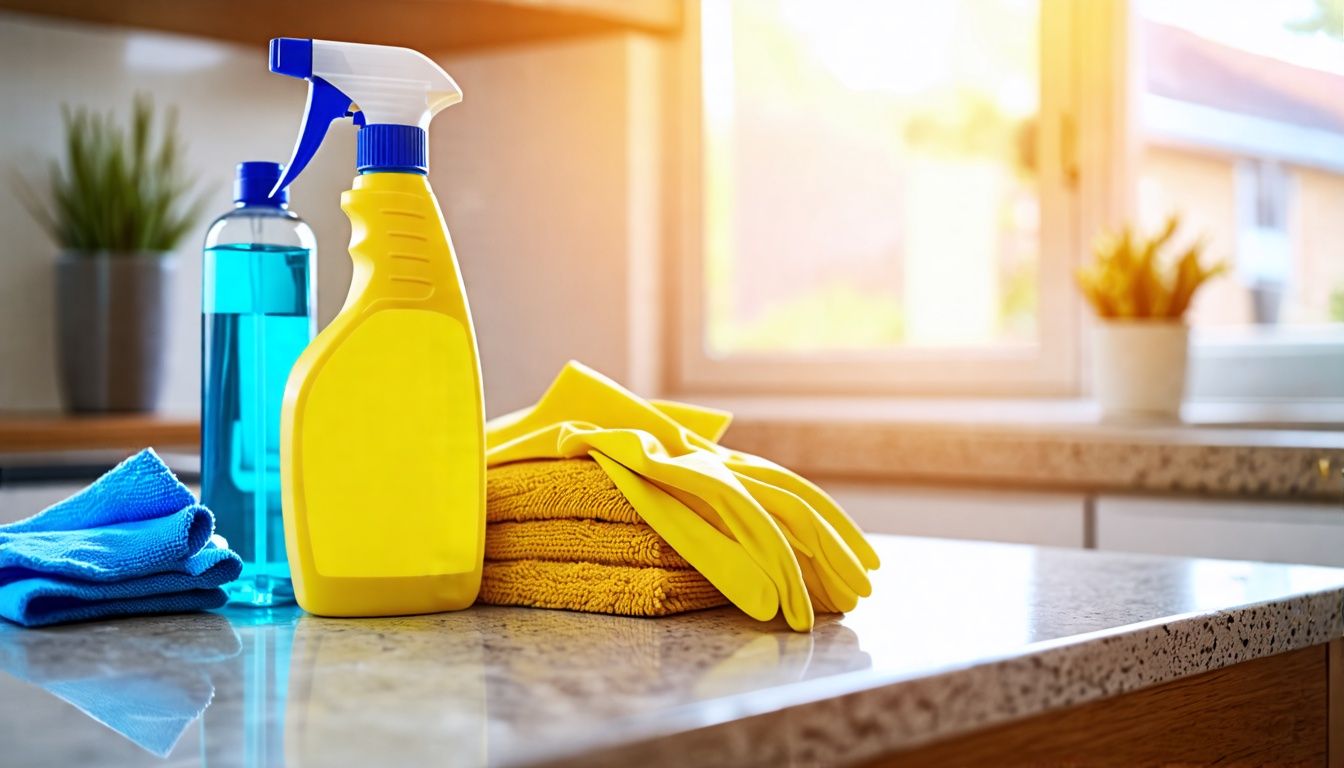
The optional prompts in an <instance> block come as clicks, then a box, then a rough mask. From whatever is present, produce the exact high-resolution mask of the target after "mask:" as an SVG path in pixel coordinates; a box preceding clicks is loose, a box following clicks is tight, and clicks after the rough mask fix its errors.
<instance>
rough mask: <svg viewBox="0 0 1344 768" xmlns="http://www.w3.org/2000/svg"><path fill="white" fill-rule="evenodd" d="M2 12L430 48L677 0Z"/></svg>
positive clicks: (613, 20) (519, 37) (607, 17)
mask: <svg viewBox="0 0 1344 768" xmlns="http://www.w3.org/2000/svg"><path fill="white" fill-rule="evenodd" d="M0 10H11V11H21V12H24V13H31V14H36V15H41V16H47V17H51V18H58V19H69V20H74V21H86V22H94V23H100V24H112V25H116V26H121V27H137V28H141V29H152V30H158V31H162V32H173V33H177V34H183V35H194V36H197V37H206V38H212V39H216V40H227V41H230V42H237V43H245V44H249V45H257V44H265V43H266V41H267V40H268V39H270V38H272V37H284V36H290V37H314V38H322V39H326V40H349V41H352V42H361V43H378V44H382V45H404V46H409V47H411V48H415V49H417V50H419V51H423V52H425V53H428V54H431V55H433V54H439V53H446V52H449V51H461V50H468V49H476V48H489V47H498V46H503V45H516V44H519V43H529V42H539V41H545V40H555V39H560V38H569V37H580V36H585V35H594V34H603V33H610V32H618V31H625V30H636V31H642V32H652V33H672V32H676V31H677V30H679V29H680V27H681V10H682V8H681V2H680V0H384V1H381V2H372V3H371V2H366V0H289V1H288V2H281V3H278V2H273V0H231V2H227V3H223V2H213V1H212V0H0Z"/></svg>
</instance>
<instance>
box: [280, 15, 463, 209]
mask: <svg viewBox="0 0 1344 768" xmlns="http://www.w3.org/2000/svg"><path fill="white" fill-rule="evenodd" d="M270 65H271V71H272V72H275V73H277V74H281V75H288V76H289V77H296V78H300V79H303V80H307V81H308V105H307V108H306V109H305V111H304V115H303V127H302V128H301V129H300V130H299V138H298V141H297V142H296V143H295V144H294V156H293V157H292V158H291V159H290V161H289V163H288V164H287V165H286V166H285V175H284V176H283V177H281V179H280V180H279V181H278V182H276V185H275V190H273V193H274V192H279V191H280V190H282V189H284V188H285V187H287V186H288V185H289V184H290V182H292V181H294V179H296V178H298V175H299V173H300V172H302V171H303V169H304V168H305V167H306V166H307V165H308V161H310V160H312V158H313V155H314V154H316V152H317V148H318V147H320V146H321V145H322V140H323V139H324V138H326V135H327V129H328V127H330V125H331V122H332V121H333V120H336V119H337V118H342V117H354V121H355V125H357V126H359V127H360V128H361V130H360V132H359V140H358V150H357V158H356V165H357V167H358V168H359V170H360V171H361V172H363V171H370V170H380V169H382V170H396V171H401V172H412V173H417V172H418V173H424V172H425V170H426V169H427V167H428V149H427V147H426V144H427V142H426V130H427V129H428V128H429V122H430V120H432V119H433V118H434V115H436V114H438V112H439V111H440V110H442V109H444V108H445V107H449V106H452V105H453V104H456V103H457V102H459V101H461V100H462V91H461V89H459V88H458V87H457V83H455V82H453V78H451V77H449V76H448V73H447V72H444V71H443V69H442V68H441V67H439V65H437V64H435V63H434V62H433V61H431V60H430V59H429V57H427V56H425V55H424V54H422V53H419V52H417V51H413V50H411V49H409V48H397V47H394V46H386V45H363V44H360V43H337V42H331V41H329V40H305V39H299V38H292V37H278V38H275V39H274V40H271V61H270ZM369 128H374V129H375V130H372V131H370V130H368V129H369Z"/></svg>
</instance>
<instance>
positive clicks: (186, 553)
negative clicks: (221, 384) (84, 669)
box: [0, 448, 243, 627]
mask: <svg viewBox="0 0 1344 768" xmlns="http://www.w3.org/2000/svg"><path fill="white" fill-rule="evenodd" d="M214 527H215V518H214V515H212V514H210V510H208V509H206V508H205V507H203V506H201V505H200V504H198V503H197V502H196V497H195V495H193V494H192V492H191V491H190V490H189V489H188V488H187V487H186V486H184V485H182V483H180V482H178V480H177V478H176V477H174V476H173V473H172V470H170V469H168V467H167V466H166V465H165V464H164V463H163V461H161V460H160V459H159V457H158V455H157V454H155V453H154V451H153V449H150V448H146V449H145V450H143V451H141V452H140V453H137V454H136V455H134V456H132V457H131V458H129V459H127V460H125V461H123V462H122V463H121V464H118V465H117V466H116V467H114V468H113V469H112V470H110V471H109V472H108V473H107V474H105V475H103V476H102V477H100V478H98V480H96V481H94V483H93V484H92V485H90V486H89V487H88V488H85V489H84V490H82V491H80V492H79V493H77V494H75V495H74V496H71V497H70V498H68V499H66V500H65V501H62V502H59V503H57V504H54V505H52V506H50V507H48V508H47V509H45V510H43V511H42V512H39V513H38V514H36V515H34V516H32V517H30V518H28V519H26V520H20V521H18V522H16V523H10V524H9V525H0V616H2V617H4V618H6V619H9V620H10V621H13V622H16V623H18V624H22V625H24V626H26V627H38V626H46V625H48V624H59V623H63V622H68V621H84V620H87V619H99V618H104V617H108V616H125V615H130V614H142V613H179V612H183V611H197V610H205V609H209V608H218V607H220V606H222V605H223V604H224V603H225V602H226V600H227V598H226V596H225V594H224V590H222V589H220V585H222V584H226V583H228V582H230V581H233V580H234V579H236V578H238V574H239V573H241V571H242V567H243V564H242V561H241V560H240V559H239V558H238V556H237V555H236V554H234V553H233V552H231V551H229V550H227V549H222V548H220V547H217V546H215V545H214V544H213V543H212V542H211V541H210V537H211V535H212V534H213V533H214Z"/></svg>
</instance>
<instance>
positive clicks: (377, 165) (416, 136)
mask: <svg viewBox="0 0 1344 768" xmlns="http://www.w3.org/2000/svg"><path fill="white" fill-rule="evenodd" d="M356 114H363V113H362V112H360V113H356ZM427 144H428V142H427V141H426V136H425V132H424V130H422V129H420V128H417V127H416V126H414V125H396V124H393V123H374V124H372V125H366V126H364V127H363V128H360V129H359V134H358V135H357V136H356V137H355V170H357V171H359V172H360V173H372V172H376V171H394V172H397V173H418V174H420V175H421V176H424V175H425V174H426V173H428V172H429V147H428V146H427Z"/></svg>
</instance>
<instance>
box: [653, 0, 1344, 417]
mask: <svg viewBox="0 0 1344 768" xmlns="http://www.w3.org/2000/svg"><path fill="white" fill-rule="evenodd" d="M703 1H704V0H688V2H687V3H686V6H685V15H684V28H685V29H686V30H687V34H684V35H683V36H682V37H681V39H680V41H679V43H678V45H677V46H676V48H677V62H676V69H677V77H676V80H677V81H678V84H679V91H678V93H677V96H676V97H675V101H674V102H673V103H674V104H676V105H678V106H679V109H678V112H679V115H680V123H679V125H678V126H677V128H676V134H677V135H676V138H677V141H678V144H679V152H680V158H681V162H680V163H679V166H678V168H677V178H678V187H679V190H678V192H679V195H678V198H679V199H678V205H677V207H678V209H679V212H680V214H681V215H680V217H679V219H680V221H679V223H678V224H677V225H676V226H675V230H676V231H675V233H674V235H673V237H674V247H673V249H672V251H671V253H672V254H673V256H674V258H673V259H671V262H672V263H671V266H670V269H669V272H668V274H669V277H670V278H671V285H672V286H673V301H672V302H671V303H670V311H669V313H668V329H669V331H670V336H671V338H670V339H669V341H670V352H671V354H670V355H669V357H668V369H667V381H668V384H669V387H670V389H672V390H673V391H677V392H683V393H713V394H788V395H834V394H859V395H890V396H920V395H946V396H985V397H1020V396H1028V397H1078V396H1083V395H1087V394H1089V393H1090V390H1091V366H1090V365H1087V364H1086V363H1087V361H1089V360H1090V355H1089V351H1090V346H1091V345H1090V337H1091V333H1090V331H1091V329H1092V326H1093V325H1094V324H1095V322H1096V321H1095V319H1094V318H1092V317H1091V316H1090V314H1089V313H1088V312H1087V310H1086V307H1085V305H1084V304H1083V302H1082V300H1081V297H1080V296H1079V293H1078V291H1077V290H1076V289H1075V286H1074V283H1073V274H1074V272H1075V270H1076V269H1077V267H1078V266H1079V265H1080V264H1081V263H1083V260H1084V259H1085V257H1086V256H1087V253H1088V245H1089V243H1090V237H1088V236H1086V235H1085V234H1084V233H1090V232H1100V231H1105V230H1108V229H1114V228H1115V227H1117V226H1119V225H1120V224H1122V223H1123V222H1126V221H1128V220H1130V219H1131V218H1132V217H1133V215H1134V213H1135V212H1136V211H1137V202H1136V201H1137V171H1138V167H1139V166H1138V159H1139V149H1140V143H1139V141H1140V133H1139V130H1138V128H1137V126H1136V124H1135V120H1136V117H1137V114H1138V109H1139V108H1140V105H1141V99H1142V98H1143V97H1142V95H1141V93H1140V92H1139V88H1140V83H1139V78H1138V77H1137V76H1136V75H1137V73H1138V72H1139V68H1138V66H1137V65H1138V64H1139V62H1138V60H1137V55H1138V46H1136V45H1134V44H1133V43H1134V41H1135V30H1136V24H1137V17H1138V13H1137V10H1136V9H1135V7H1134V2H1132V0H1041V14H1040V15H1041V22H1040V23H1041V29H1040V46H1041V50H1040V57H1041V58H1040V72H1041V84H1040V87H1041V91H1040V111H1039V114H1038V119H1037V126H1038V130H1037V147H1036V157H1037V161H1038V174H1039V177H1040V186H1039V195H1040V205H1041V222H1040V233H1041V255H1040V267H1039V269H1040V271H1039V275H1038V279H1039V280H1040V283H1039V286H1038V288H1039V290H1038V296H1039V302H1040V303H1039V306H1038V311H1039V319H1038V322H1039V326H1038V327H1039V330H1040V336H1039V340H1040V341H1039V345H1023V346H1021V347H1014V346H1008V345H1004V346H998V347H985V348H974V349H911V348H899V349H889V350H862V351H852V352H851V351H830V352H818V353H807V354H797V355H793V354H765V353H755V354H746V353H738V354H733V355H730V356H726V357H722V358H715V357H713V356H711V355H710V354H709V353H708V352H707V351H706V349H705V343H704V340H705V339H706V338H707V336H706V328H705V322H706V319H707V315H706V312H705V308H706V303H707V296H706V292H705V290H704V286H703V282H702V276H703V274H704V262H705V251H704V234H705V232H704V207H703V203H704V201H703V197H702V192H703V181H704V165H703V163H704V146H703V144H704V123H703V111H702V103H703V102H702V79H701V78H702V75H701V4H702V2H703ZM711 1H713V0H711ZM1200 336H1201V334H1199V332H1198V331H1196V332H1195V333H1193V334H1192V344H1191V354H1190V356H1191V370H1190V380H1191V387H1190V390H1189V393H1188V395H1189V396H1190V397H1191V398H1192V399H1205V398H1214V399H1235V400H1244V399H1267V400H1274V399H1284V398H1285V397H1288V398H1320V399H1337V398H1339V397H1341V396H1344V387H1338V388H1334V389H1332V388H1331V387H1330V386H1329V385H1330V384H1331V378H1332V377H1331V375H1330V373H1331V372H1332V371H1336V370H1338V371H1344V342H1341V343H1339V344H1334V343H1318V342H1313V343H1306V344H1304V343H1295V342H1289V343H1288V344H1286V345H1281V346H1274V345H1273V344H1271V343H1267V342H1266V341H1265V340H1263V339H1261V340H1254V339H1252V340H1247V341H1246V342H1244V343H1243V342H1235V343H1229V342H1227V341H1217V342H1205V341H1202V340H1201V339H1200ZM1265 360H1274V361H1275V369H1274V371H1273V372H1271V373H1269V374H1262V375H1260V376H1259V378H1255V379H1253V380H1248V382H1247V386H1245V387H1242V388H1240V389H1237V388H1235V387H1233V388H1229V386H1228V384H1227V382H1229V381H1235V380H1236V379H1237V376H1235V375H1231V376H1229V374H1235V372H1237V371H1239V370H1242V369H1244V367H1245V366H1246V365H1248V364H1251V363H1254V362H1256V361H1265ZM1322 366H1324V367H1322ZM1342 381H1344V380H1342ZM1214 382H1216V385H1215V384H1213V383H1214ZM1275 382H1279V383H1278V384H1276V383H1275Z"/></svg>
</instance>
